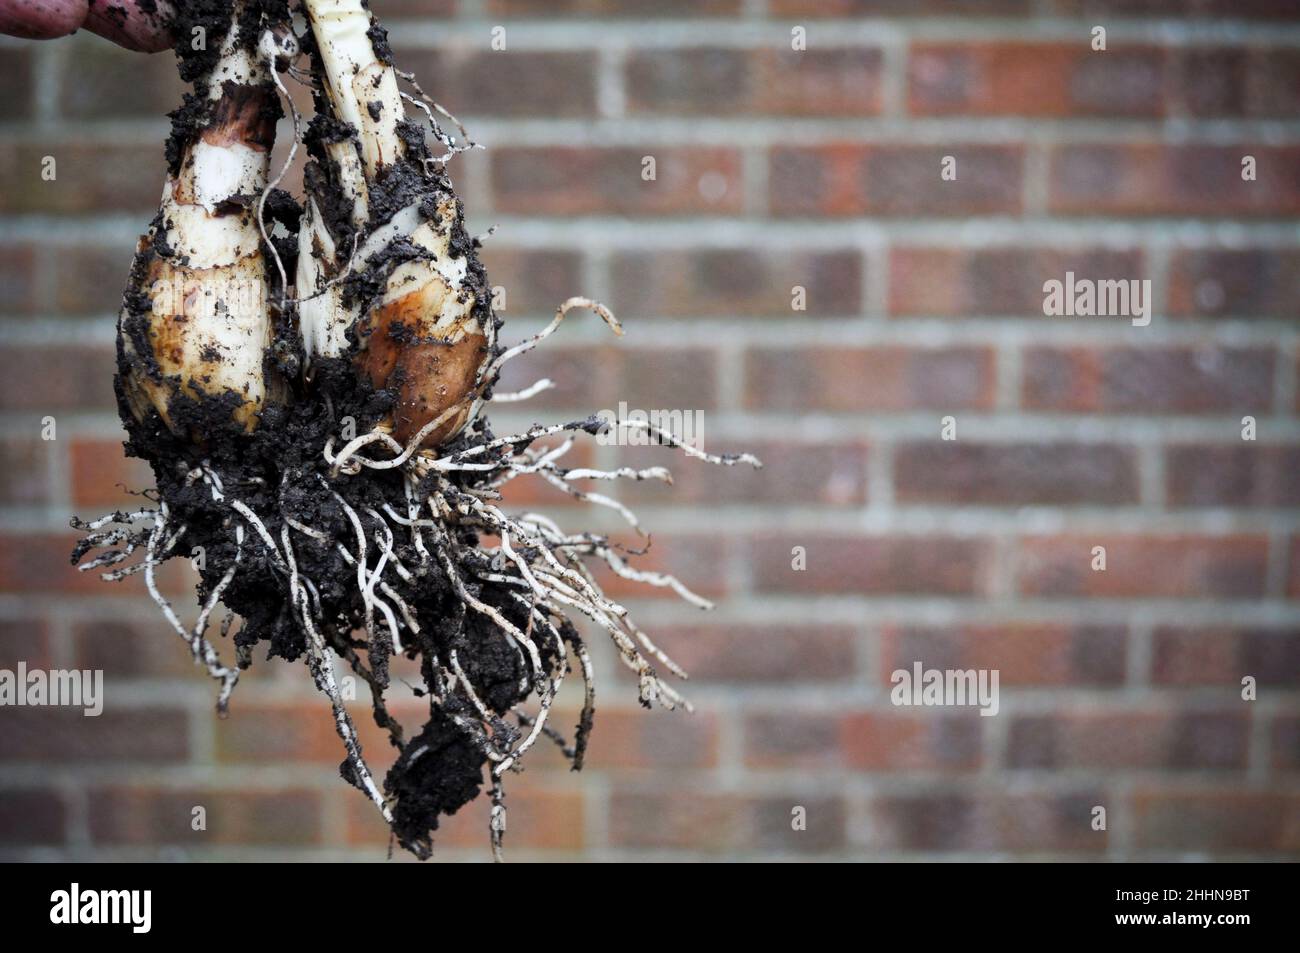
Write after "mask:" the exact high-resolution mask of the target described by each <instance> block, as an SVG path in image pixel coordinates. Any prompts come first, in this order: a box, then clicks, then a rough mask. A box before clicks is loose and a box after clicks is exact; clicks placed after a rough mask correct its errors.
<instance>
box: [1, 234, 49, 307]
mask: <svg viewBox="0 0 1300 953" xmlns="http://www.w3.org/2000/svg"><path fill="white" fill-rule="evenodd" d="M36 261H37V250H36V247H35V246H33V245H27V244H6V245H4V246H0V314H9V315H27V314H33V313H36V312H39V311H40V310H41V308H42V306H43V304H44V303H43V302H42V301H40V300H39V298H40V292H39V290H38V289H37V271H36Z"/></svg>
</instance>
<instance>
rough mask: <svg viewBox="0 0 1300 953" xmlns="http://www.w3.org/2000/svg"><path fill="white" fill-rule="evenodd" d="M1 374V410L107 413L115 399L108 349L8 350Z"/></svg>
mask: <svg viewBox="0 0 1300 953" xmlns="http://www.w3.org/2000/svg"><path fill="white" fill-rule="evenodd" d="M6 364H7V366H6V373H5V374H4V375H3V376H0V406H2V407H4V408H5V409H6V410H8V411H30V412H32V413H34V414H36V415H38V416H42V415H46V414H51V413H54V412H55V411H59V410H72V409H78V410H86V409H100V410H106V409H109V408H115V407H116V406H117V404H116V402H115V400H114V398H113V368H114V361H113V351H112V349H111V348H110V347H83V346H78V345H60V346H58V347H36V346H10V347H8V348H6Z"/></svg>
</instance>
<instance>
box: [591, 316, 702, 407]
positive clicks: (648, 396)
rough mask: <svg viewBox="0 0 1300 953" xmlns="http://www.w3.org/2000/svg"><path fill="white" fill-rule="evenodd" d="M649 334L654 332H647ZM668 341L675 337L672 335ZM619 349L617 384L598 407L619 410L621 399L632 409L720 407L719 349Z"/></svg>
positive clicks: (692, 347) (606, 393)
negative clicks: (619, 359) (718, 380)
mask: <svg viewBox="0 0 1300 953" xmlns="http://www.w3.org/2000/svg"><path fill="white" fill-rule="evenodd" d="M646 337H647V338H650V337H651V335H650V334H649V333H647V334H646ZM668 340H669V341H671V340H672V338H671V335H670V336H668ZM650 343H651V342H650V341H649V340H647V341H646V342H645V344H647V345H649V344H650ZM655 343H659V342H655ZM664 343H666V342H664ZM619 352H620V355H621V357H622V362H621V364H619V365H618V377H617V383H616V384H615V385H614V386H613V387H612V388H610V389H608V390H606V391H604V392H603V394H602V395H601V399H600V400H598V401H597V404H596V407H598V408H601V409H605V410H609V411H611V412H615V411H617V410H618V404H619V402H620V401H626V402H627V405H628V407H629V408H641V409H643V410H647V411H648V410H652V409H655V408H662V407H664V406H665V405H667V406H668V407H670V408H672V407H675V408H677V409H679V410H706V411H707V410H713V409H714V408H716V407H717V406H718V397H717V392H718V390H717V389H718V382H717V352H716V351H714V350H713V349H712V348H710V347H707V346H701V345H691V346H686V347H638V348H637V349H635V350H633V349H632V348H629V347H623V348H620V349H619ZM592 409H595V408H592Z"/></svg>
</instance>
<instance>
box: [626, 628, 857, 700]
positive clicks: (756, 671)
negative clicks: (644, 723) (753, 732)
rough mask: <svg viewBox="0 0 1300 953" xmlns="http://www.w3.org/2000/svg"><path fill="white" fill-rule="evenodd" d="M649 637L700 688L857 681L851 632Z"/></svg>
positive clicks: (699, 631) (690, 632)
mask: <svg viewBox="0 0 1300 953" xmlns="http://www.w3.org/2000/svg"><path fill="white" fill-rule="evenodd" d="M648 631H649V634H650V637H651V638H652V639H654V641H655V644H656V645H658V646H659V647H660V648H661V649H663V650H664V651H665V652H667V653H668V655H669V656H670V657H671V658H672V659H673V660H674V661H676V662H677V664H678V665H680V666H681V667H682V668H684V669H685V670H686V672H687V673H688V674H689V675H690V676H691V680H692V683H699V684H701V685H717V684H733V685H749V684H766V683H777V682H780V683H782V684H790V683H794V682H836V681H845V680H848V679H852V678H854V677H855V675H856V668H857V661H856V650H855V647H854V643H855V640H856V633H855V632H854V630H853V629H852V628H849V627H847V626H842V625H823V624H819V625H816V626H808V627H794V626H780V625H773V624H764V623H756V624H753V625H739V624H730V625H727V624H722V623H716V622H707V623H704V622H702V623H698V624H695V625H652V626H651V627H650V628H649V630H648ZM627 677H628V678H631V675H630V673H629V675H628V676H627ZM690 688H691V685H689V684H688V685H687V686H686V690H687V693H688V694H689V692H690Z"/></svg>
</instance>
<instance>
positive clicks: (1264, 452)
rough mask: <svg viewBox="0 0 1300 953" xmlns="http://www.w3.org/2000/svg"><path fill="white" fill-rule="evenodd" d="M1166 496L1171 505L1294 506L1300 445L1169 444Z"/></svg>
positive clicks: (1299, 497) (1299, 486)
mask: <svg viewBox="0 0 1300 953" xmlns="http://www.w3.org/2000/svg"><path fill="white" fill-rule="evenodd" d="M1165 494H1166V496H1167V498H1168V500H1169V503H1170V504H1171V505H1173V506H1234V507H1244V506H1294V505H1296V504H1298V503H1300V447H1275V446H1267V445H1261V444H1256V443H1242V444H1240V445H1236V446H1226V447H1222V446H1175V447H1169V448H1168V449H1166V451H1165Z"/></svg>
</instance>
